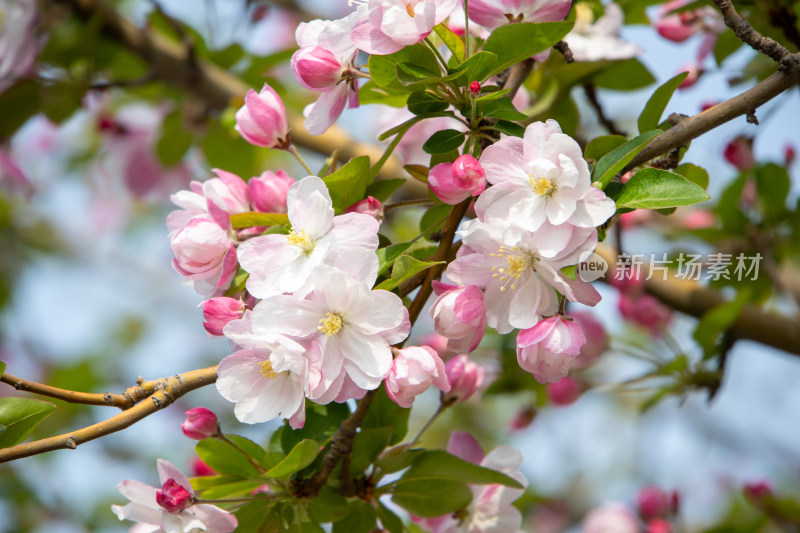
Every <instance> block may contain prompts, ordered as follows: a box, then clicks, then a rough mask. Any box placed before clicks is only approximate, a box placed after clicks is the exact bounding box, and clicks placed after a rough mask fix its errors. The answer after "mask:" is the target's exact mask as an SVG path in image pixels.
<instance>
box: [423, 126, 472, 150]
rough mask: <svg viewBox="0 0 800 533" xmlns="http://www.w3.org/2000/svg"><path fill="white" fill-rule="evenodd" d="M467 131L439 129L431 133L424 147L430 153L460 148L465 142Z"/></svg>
mask: <svg viewBox="0 0 800 533" xmlns="http://www.w3.org/2000/svg"><path fill="white" fill-rule="evenodd" d="M465 136H466V133H465V132H463V131H458V130H439V131H437V132H436V133H434V134H433V135H431V136H430V137H429V138H428V140H427V141H425V144H423V145H422V149H423V150H424V151H425V152H426V153H428V154H443V153H445V152H449V151H451V150H456V149H458V147H459V146H461V145H462V144H463V143H464V137H465Z"/></svg>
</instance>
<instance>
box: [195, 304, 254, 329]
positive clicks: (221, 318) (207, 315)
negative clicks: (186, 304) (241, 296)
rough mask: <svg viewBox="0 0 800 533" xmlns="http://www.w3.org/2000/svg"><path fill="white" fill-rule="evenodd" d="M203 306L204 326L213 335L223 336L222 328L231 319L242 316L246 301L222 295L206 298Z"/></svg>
mask: <svg viewBox="0 0 800 533" xmlns="http://www.w3.org/2000/svg"><path fill="white" fill-rule="evenodd" d="M200 305H202V306H203V319H204V320H205V322H203V327H204V328H206V331H207V332H209V333H211V334H212V335H218V336H221V335H222V334H223V333H222V329H223V328H224V327H225V325H226V324H227V323H228V322H230V321H231V320H238V319H240V318H242V315H243V314H244V311H245V306H244V303H242V301H241V300H236V299H234V298H227V297H225V296H220V297H217V298H211V299H210V300H206V301H205V302H203V303H202V304H200Z"/></svg>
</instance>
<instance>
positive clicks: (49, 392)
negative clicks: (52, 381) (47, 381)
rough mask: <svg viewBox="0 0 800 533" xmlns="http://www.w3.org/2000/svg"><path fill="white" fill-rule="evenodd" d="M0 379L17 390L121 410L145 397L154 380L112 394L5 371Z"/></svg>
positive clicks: (151, 392)
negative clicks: (74, 388)
mask: <svg viewBox="0 0 800 533" xmlns="http://www.w3.org/2000/svg"><path fill="white" fill-rule="evenodd" d="M0 381H2V382H3V383H6V384H8V385H11V386H12V387H14V388H15V389H17V390H21V391H25V392H31V393H34V394H39V395H42V396H48V397H50V398H55V399H57V400H63V401H65V402H70V403H79V404H84V405H103V406H107V407H119V408H120V409H122V410H123V411H124V410H126V409H130V408H131V407H133V406H134V405H136V404H137V403H139V402H140V401H142V400H143V399H145V398H147V397H148V396H150V395H151V394H153V392H154V391H155V389H154V384H155V382H148V388H145V387H144V386H143V385H144V382H141V383H139V384H137V385H135V386H133V387H129V388H128V389H127V390H126V391H125V392H123V393H122V394H112V393H110V392H104V393H102V394H99V393H90V392H77V391H73V390H67V389H59V388H58V387H51V386H50V385H44V384H42V383H36V382H35V381H28V380H26V379H22V378H18V377H17V376H13V375H11V374H8V373H5V374H3V375H2V377H0Z"/></svg>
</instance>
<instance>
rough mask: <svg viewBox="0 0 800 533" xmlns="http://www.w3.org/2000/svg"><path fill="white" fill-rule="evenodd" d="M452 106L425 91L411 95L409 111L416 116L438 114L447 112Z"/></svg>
mask: <svg viewBox="0 0 800 533" xmlns="http://www.w3.org/2000/svg"><path fill="white" fill-rule="evenodd" d="M449 106H450V104H448V103H447V102H445V101H444V100H443V99H442V98H440V97H438V96H436V95H435V94H431V93H429V92H425V91H417V92H414V93H411V95H410V96H409V97H408V110H409V111H411V112H412V113H414V114H415V115H424V114H426V113H437V112H439V111H444V110H446V109H447V108H448V107H449Z"/></svg>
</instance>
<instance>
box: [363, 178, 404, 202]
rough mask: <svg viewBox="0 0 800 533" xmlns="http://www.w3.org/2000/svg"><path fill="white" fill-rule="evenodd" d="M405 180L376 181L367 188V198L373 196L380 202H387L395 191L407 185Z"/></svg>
mask: <svg viewBox="0 0 800 533" xmlns="http://www.w3.org/2000/svg"><path fill="white" fill-rule="evenodd" d="M405 182H406V180H404V179H403V178H393V179H388V180H375V181H373V182H372V183H370V184H369V186H368V187H367V192H366V194H367V196H372V197H373V198H375V199H376V200H378V201H379V202H385V201H386V200H388V199H389V197H390V196H391V195H392V193H393V192H394V191H396V190H397V189H399V188H400V187H402V186H403V184H405Z"/></svg>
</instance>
